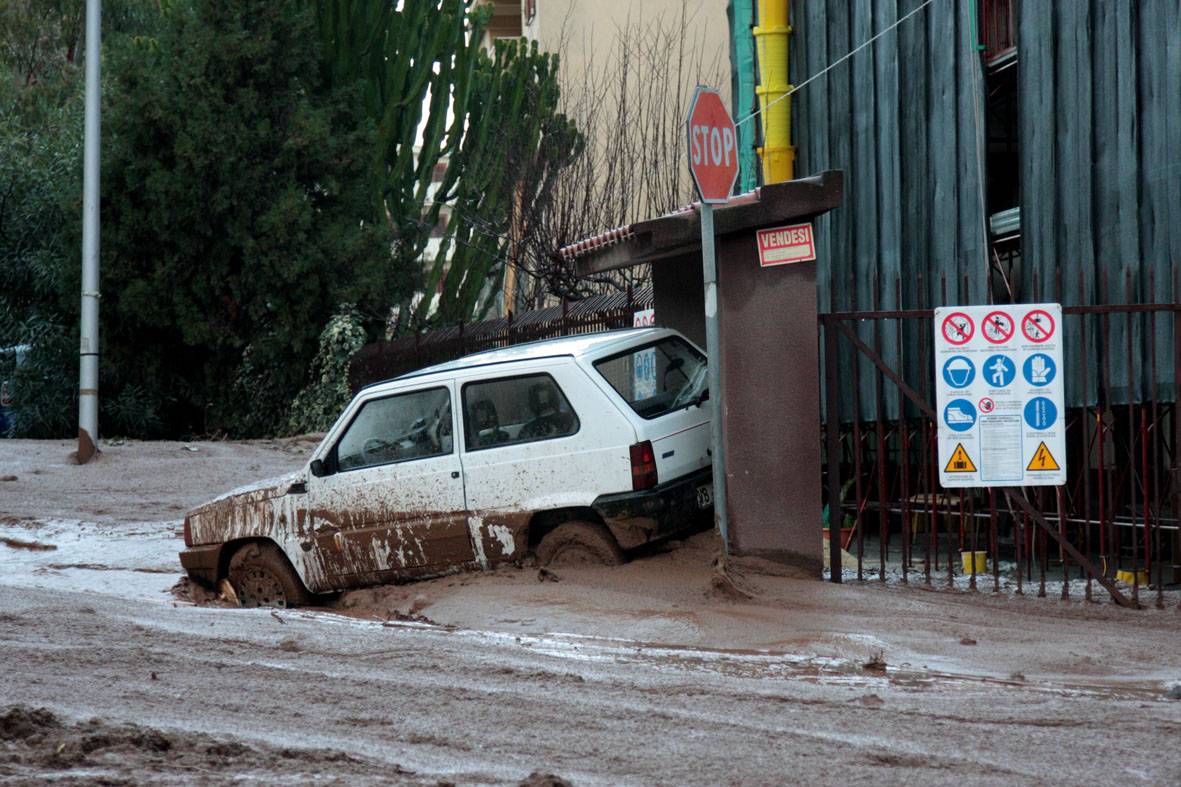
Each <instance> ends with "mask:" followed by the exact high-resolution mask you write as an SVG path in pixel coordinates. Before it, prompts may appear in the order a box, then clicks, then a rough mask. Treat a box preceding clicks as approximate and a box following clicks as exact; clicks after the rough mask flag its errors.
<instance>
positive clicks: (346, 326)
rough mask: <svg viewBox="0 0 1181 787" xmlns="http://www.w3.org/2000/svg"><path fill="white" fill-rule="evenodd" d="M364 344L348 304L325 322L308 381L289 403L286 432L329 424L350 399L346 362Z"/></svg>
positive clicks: (318, 429)
mask: <svg viewBox="0 0 1181 787" xmlns="http://www.w3.org/2000/svg"><path fill="white" fill-rule="evenodd" d="M364 344H365V329H364V328H363V327H362V326H361V320H360V316H359V315H358V314H357V311H356V309H354V308H353V306H352V304H346V305H345V306H344V307H343V308H342V309H341V311H340V313H339V314H336V315H335V316H333V318H332V319H331V320H329V321H328V325H327V326H326V327H325V328H324V331H323V333H321V334H320V351H319V352H317V353H316V358H315V360H314V361H312V368H311V375H310V376H311V382H310V383H309V384H308V386H307V387H306V388H304V389H303V390H302V391H300V393H299V396H297V397H295V401H294V402H292V404H291V419H290V421H289V422H288V424H287V429H288V431H290V432H292V433H295V434H300V433H304V432H323V431H327V429H328V427H330V426H332V422H333V421H335V420H336V417H337V416H338V415H340V412H341V411H342V410H343V409H344V407H345V405H347V404H348V403H349V400H350V399H351V398H352V391H350V390H349V379H348V374H349V362H350V361H351V360H352V358H353V355H355V354H356V352H357V351H358V350H360V349H361V347H363V346H364Z"/></svg>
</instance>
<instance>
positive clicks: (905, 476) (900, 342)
mask: <svg viewBox="0 0 1181 787" xmlns="http://www.w3.org/2000/svg"><path fill="white" fill-rule="evenodd" d="M894 289H895V298H896V301H895V302H896V303H897V304H898V305H899V306H901V305H902V279H901V277H895V279H894ZM903 325H904V323H903V322H902V320H895V321H894V341H895V344H896V346H897V348H898V366H899V367H901V368H902V370H903V372H905V371H906V332H905V331H904V330H903ZM898 425H899V430H900V431H899V443H898V450H899V470H900V471H901V473H902V486H901V488H900V490H899V494H898V496H899V497H900V498H901V502H902V523H901V525H902V526H901V531H902V532H901V539H902V584H904V585H907V584H910V576H909V572H910V473H909V469H910V439H909V437H910V435H909V434H908V432H909V431H910V430H909V423H908V421H907V418H906V401H905V400H901V401H899V402H898Z"/></svg>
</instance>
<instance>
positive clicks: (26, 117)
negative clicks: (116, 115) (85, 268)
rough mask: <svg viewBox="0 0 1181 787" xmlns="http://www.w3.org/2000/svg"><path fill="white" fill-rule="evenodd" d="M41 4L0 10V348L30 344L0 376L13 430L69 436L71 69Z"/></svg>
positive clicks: (76, 99)
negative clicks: (12, 414) (67, 281)
mask: <svg viewBox="0 0 1181 787" xmlns="http://www.w3.org/2000/svg"><path fill="white" fill-rule="evenodd" d="M46 5H53V4H51V3H42V2H29V3H14V4H12V5H8V6H4V7H2V8H0V41H2V45H0V66H2V68H3V69H4V70H7V72H8V73H9V74H11V75H12V77H13V78H12V79H11V80H10V79H7V78H0V348H3V347H12V346H14V345H30V349H29V351H28V352H27V353H24V354H23V356H24V361H23V363H22V364H21V365H20V366H19V367H15V365H12V366H13V368H8V369H6V370H4V371H3V372H0V378H2V379H6V380H8V381H9V385H10V390H11V395H12V397H13V409H14V411H15V420H16V424H17V428H16V434H17V435H18V436H33V437H48V436H61V435H63V434H70V433H71V431H72V430H73V429H74V428H76V420H75V415H76V412H77V409H76V388H77V386H76V384H73V385H72V384H70V382H71V381H73V380H76V379H77V367H78V355H77V348H78V343H77V342H78V340H77V329H76V328H74V329H73V331H72V332H71V330H70V328H69V327H68V326H70V325H71V324H72V325H75V326H76V324H77V323H76V322H73V323H72V322H71V321H72V320H73V319H74V317H73V315H74V314H75V312H76V310H77V290H75V291H74V293H73V297H72V298H67V297H65V293H64V291H63V289H62V285H61V282H62V280H63V278H64V271H65V268H66V266H68V264H69V263H71V262H73V263H75V264H76V261H77V259H78V254H77V249H78V246H77V244H76V239H77V238H78V235H77V234H76V231H75V230H74V229H73V228H72V227H71V223H72V221H74V216H76V215H77V214H76V211H77V206H78V202H79V198H80V196H81V179H80V177H79V173H80V171H81V159H82V105H81V100H80V95H79V89H80V79H79V77H80V72H79V71H78V70H77V69H74V68H72V67H71V65H70V63H69V62H68V60H67V59H66V56H65V52H66V49H64V48H62V49H57V48H56V44H54V45H53V46H51V42H57V41H59V38H58V37H57V36H58V34H59V33H60V30H59V27H58V26H59V23H60V20H59V19H58V18H57V17H54V16H52V15H46V16H44V17H42V16H41V15H40V12H42V11H45V10H46V9H44V8H42V6H46ZM37 22H40V23H41V25H42V27H44V29H43V30H41V29H39V28H38V27H37V24H36V23H37ZM64 46H65V45H64V44H63V47H64ZM0 73H2V72H0ZM7 357H8V359H9V360H10V361H14V360H15V355H14V354H11V353H10V354H8V356H7Z"/></svg>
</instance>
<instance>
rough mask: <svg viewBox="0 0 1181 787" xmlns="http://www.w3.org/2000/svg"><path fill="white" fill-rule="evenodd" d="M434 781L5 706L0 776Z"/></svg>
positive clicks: (329, 755)
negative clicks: (326, 773) (325, 776)
mask: <svg viewBox="0 0 1181 787" xmlns="http://www.w3.org/2000/svg"><path fill="white" fill-rule="evenodd" d="M329 769H330V770H331V771H332V773H333V774H334V776H335V777H336V778H337V779H339V780H340V781H342V782H343V781H346V780H347V781H348V782H350V783H381V784H397V785H419V784H435V783H436V782H435V781H434V780H423V779H415V778H413V777H414V774H413V772H412V771H409V770H407V769H404V768H400V766H397V765H396V764H395V765H394V766H392V767H391V766H390V765H388V764H387V763H384V762H377V761H373V760H365V759H361V758H358V757H354V756H351V755H348V754H345V753H344V752H340V751H332V750H317V749H310V750H309V749H289V748H280V747H275V746H266V745H247V744H244V743H241V742H239V741H236V740H233V739H228V738H217V737H213V736H209V735H202V734H190V733H183V732H175V731H170V732H166V731H162V730H158V729H154V728H151V727H144V726H141V725H137V724H112V723H110V722H107V721H104V720H102V719H90V720H88V721H83V722H74V721H69V720H63V719H61V718H59V717H58V716H57V715H56V714H54V713H52V712H51V711H49V710H47V709H45V708H30V707H28V706H25V705H17V706H14V707H11V708H8V709H7V711H5V710H4V709H0V778H2V779H3V781H4V782H5V783H10V784H21V783H27V784H43V783H45V782H53V783H55V784H105V785H134V784H175V783H177V782H181V781H186V782H188V781H210V780H216V781H229V780H231V779H233V780H262V781H264V782H271V783H273V782H274V781H275V780H281V781H287V782H302V781H309V780H314V779H315V778H316V776H317V775H318V774H321V773H323V772H324V771H326V770H329Z"/></svg>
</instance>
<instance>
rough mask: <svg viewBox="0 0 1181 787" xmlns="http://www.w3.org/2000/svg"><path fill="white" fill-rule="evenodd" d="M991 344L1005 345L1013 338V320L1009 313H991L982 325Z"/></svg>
mask: <svg viewBox="0 0 1181 787" xmlns="http://www.w3.org/2000/svg"><path fill="white" fill-rule="evenodd" d="M980 330H981V331H983V332H984V338H985V340H986V341H987V342H988V343H989V344H1004V343H1005V342H1007V341H1009V339H1012V338H1013V318H1012V316H1011V315H1010V314H1009V313H1008V312H1003V311H994V312H989V313H988V314H987V315H986V316H985V318H984V320H983V321H981V323H980Z"/></svg>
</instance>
